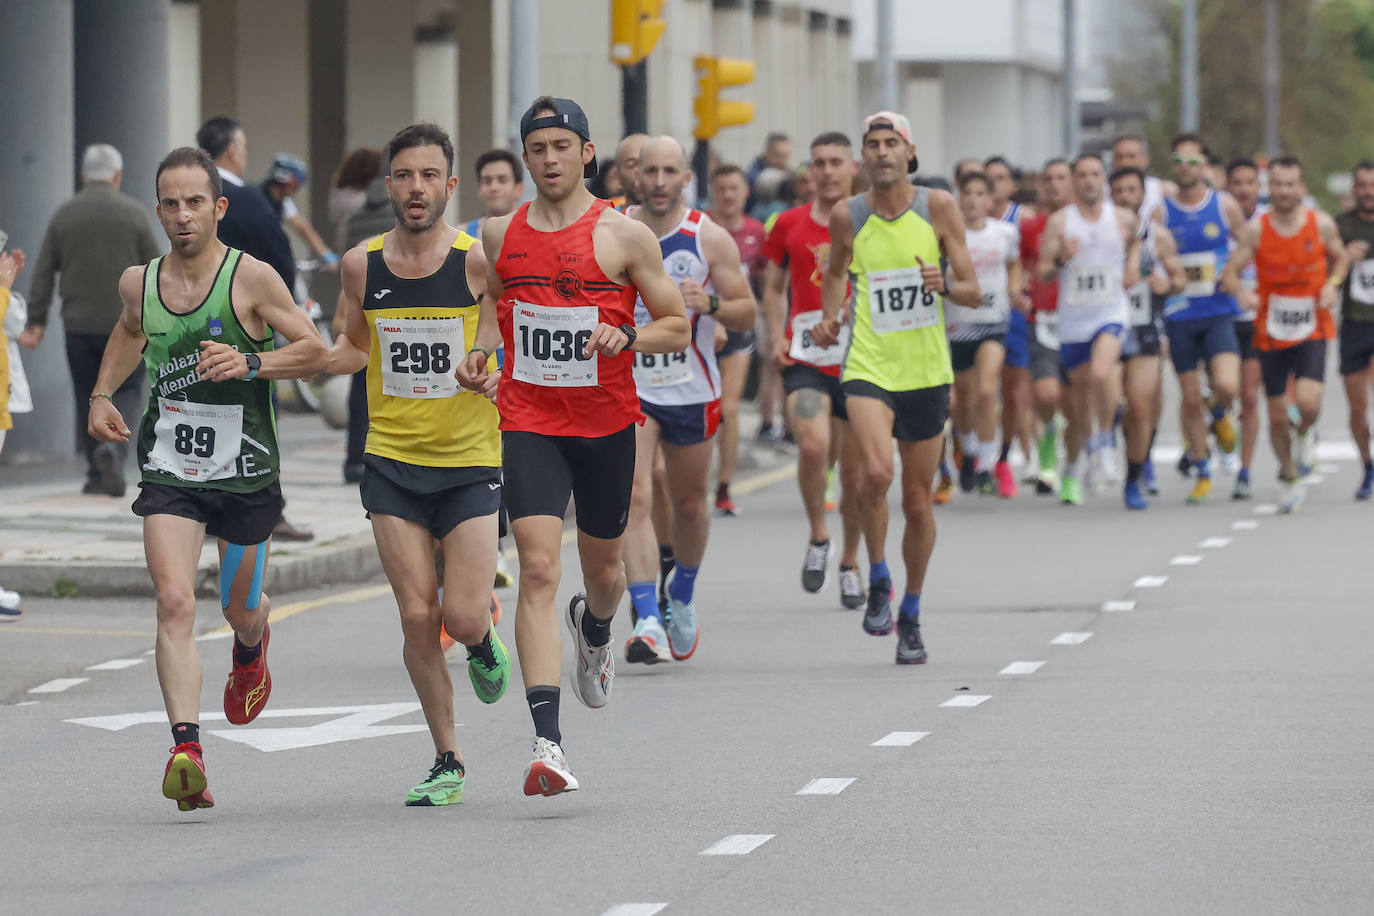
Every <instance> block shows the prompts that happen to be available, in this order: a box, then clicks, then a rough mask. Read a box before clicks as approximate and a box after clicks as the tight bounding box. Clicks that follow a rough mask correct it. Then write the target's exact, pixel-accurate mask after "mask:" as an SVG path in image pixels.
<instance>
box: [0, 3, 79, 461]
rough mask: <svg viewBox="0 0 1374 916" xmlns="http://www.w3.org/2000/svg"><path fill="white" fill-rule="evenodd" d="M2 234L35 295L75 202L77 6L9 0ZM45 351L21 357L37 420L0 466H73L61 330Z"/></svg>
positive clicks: (22, 288) (1, 145) (22, 423)
mask: <svg viewBox="0 0 1374 916" xmlns="http://www.w3.org/2000/svg"><path fill="white" fill-rule="evenodd" d="M0 86H4V87H6V91H4V92H0V124H3V125H5V128H4V129H3V130H0V229H4V230H5V231H6V232H8V233H9V243H8V245H7V246H6V247H8V248H22V249H24V252H25V253H26V254H27V255H28V256H29V268H28V269H26V270H25V271H24V272H23V273H22V274H20V275H19V279H18V280H17V281H16V283H15V288H16V289H17V290H18V291H19V292H21V293H25V294H27V293H28V291H29V280H30V278H31V277H32V268H33V263H34V262H35V261H36V260H37V259H38V249H39V246H40V245H41V244H42V242H43V233H44V232H45V231H46V230H47V226H48V221H49V220H50V219H51V218H52V215H53V212H54V211H55V210H56V209H57V208H58V206H60V205H61V204H62V203H63V202H64V201H66V200H67V198H69V197H70V196H71V194H72V191H73V183H72V168H71V163H72V161H73V157H74V155H75V151H74V143H73V126H72V4H71V0H7V2H6V3H5V25H4V28H0ZM48 327H49V330H48V334H47V335H46V336H45V337H44V338H43V345H42V346H41V347H40V348H39V349H38V350H37V351H32V350H25V351H23V362H24V370H25V371H26V372H27V373H28V377H29V382H30V384H31V386H32V388H33V398H34V408H35V409H34V411H33V413H27V414H19V415H18V416H16V417H15V418H14V429H13V430H11V431H10V433H9V436H8V438H7V439H6V441H5V450H4V454H3V455H0V461H4V462H6V463H12V462H21V461H32V462H37V461H43V462H47V463H50V464H52V465H54V466H57V465H59V464H60V463H62V462H64V461H68V462H69V461H72V460H73V457H74V455H75V442H74V441H73V440H72V425H73V423H74V422H75V417H74V415H73V408H72V396H71V379H70V378H69V376H68V374H67V360H66V351H65V348H64V347H63V343H62V324H61V321H60V320H57V319H56V318H55V319H54V320H53V321H52V322H51V323H50V324H49V326H48Z"/></svg>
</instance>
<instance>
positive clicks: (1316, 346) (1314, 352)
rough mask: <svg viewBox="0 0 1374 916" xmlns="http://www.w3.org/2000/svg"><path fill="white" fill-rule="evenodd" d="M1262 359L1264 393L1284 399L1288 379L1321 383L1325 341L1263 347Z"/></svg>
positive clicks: (1261, 373) (1324, 359)
mask: <svg viewBox="0 0 1374 916" xmlns="http://www.w3.org/2000/svg"><path fill="white" fill-rule="evenodd" d="M1259 361H1260V375H1261V376H1262V377H1263V378H1264V396H1265V397H1267V398H1281V397H1283V396H1284V395H1285V394H1287V393H1288V379H1289V378H1305V379H1311V380H1313V381H1316V382H1320V381H1322V380H1323V379H1324V378H1325V377H1326V341H1324V340H1304V341H1303V342H1302V343H1299V344H1293V346H1291V347H1284V348H1283V349H1281V350H1261V351H1260V355H1259Z"/></svg>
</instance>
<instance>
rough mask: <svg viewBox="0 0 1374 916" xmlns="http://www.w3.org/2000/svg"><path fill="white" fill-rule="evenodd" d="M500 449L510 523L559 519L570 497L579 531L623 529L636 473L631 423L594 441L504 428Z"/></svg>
mask: <svg viewBox="0 0 1374 916" xmlns="http://www.w3.org/2000/svg"><path fill="white" fill-rule="evenodd" d="M501 453H502V465H503V468H504V473H505V478H506V487H505V491H506V492H505V503H506V511H507V512H509V513H510V517H511V521H519V520H520V519H522V518H527V517H529V516H531V515H552V516H555V517H557V518H564V517H565V516H566V515H567V511H568V499H569V497H571V498H572V500H573V504H574V505H575V506H576V509H577V527H578V529H579V530H581V531H582V532H583V533H584V534H587V535H590V536H591V537H594V538H603V539H606V540H612V539H614V538H618V537H620V536H621V535H622V534H624V533H625V523H626V522H627V521H628V520H629V517H630V490H631V489H632V487H633V486H634V477H635V430H634V425H633V424H631V425H629V426H627V427H625V428H624V429H622V430H621V431H620V432H618V433H612V434H611V435H609V436H601V437H599V438H594V439H589V438H584V437H582V436H545V435H541V434H540V433H528V432H518V431H507V432H503V433H502V434H501Z"/></svg>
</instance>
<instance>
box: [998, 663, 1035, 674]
mask: <svg viewBox="0 0 1374 916" xmlns="http://www.w3.org/2000/svg"><path fill="white" fill-rule="evenodd" d="M1044 666H1045V663H1044V662H1012V663H1011V664H1010V665H1007V667H1005V668H1003V669H1002V670H1001V671H999V672H997V673H998V674H1034V673H1035V672H1037V671H1039V670H1040V669H1041V668H1043V667H1044Z"/></svg>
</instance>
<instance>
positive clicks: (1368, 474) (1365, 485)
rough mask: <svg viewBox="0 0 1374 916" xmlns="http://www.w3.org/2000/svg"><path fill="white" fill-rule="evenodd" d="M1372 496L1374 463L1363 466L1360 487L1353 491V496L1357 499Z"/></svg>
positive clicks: (1373, 491) (1373, 492)
mask: <svg viewBox="0 0 1374 916" xmlns="http://www.w3.org/2000/svg"><path fill="white" fill-rule="evenodd" d="M1371 496H1374V464H1367V465H1365V466H1364V480H1362V481H1361V482H1360V488H1359V489H1358V490H1356V491H1355V498H1356V499H1359V500H1365V499H1369V497H1371Z"/></svg>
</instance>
